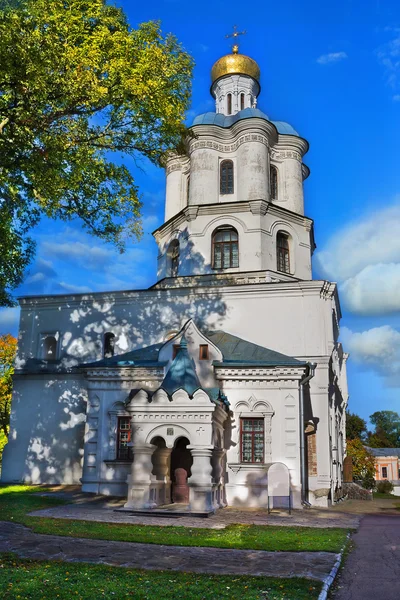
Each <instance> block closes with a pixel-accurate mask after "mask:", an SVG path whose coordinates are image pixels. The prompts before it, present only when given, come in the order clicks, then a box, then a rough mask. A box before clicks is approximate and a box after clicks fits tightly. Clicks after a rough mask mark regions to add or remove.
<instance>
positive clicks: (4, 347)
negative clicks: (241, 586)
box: [0, 333, 17, 437]
mask: <svg viewBox="0 0 400 600" xmlns="http://www.w3.org/2000/svg"><path fill="white" fill-rule="evenodd" d="M16 353H17V340H16V339H15V337H13V336H12V335H10V334H9V333H7V334H5V335H1V336H0V429H1V431H2V432H3V433H4V435H5V436H6V437H8V427H9V424H10V411H11V395H12V375H13V373H14V359H15V355H16Z"/></svg>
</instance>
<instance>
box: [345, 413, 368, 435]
mask: <svg viewBox="0 0 400 600" xmlns="http://www.w3.org/2000/svg"><path fill="white" fill-rule="evenodd" d="M366 433H367V423H366V421H364V419H362V418H361V417H359V416H358V415H356V414H354V413H351V412H346V438H347V439H348V440H355V439H357V438H358V439H360V440H362V439H364V437H365V435H366Z"/></svg>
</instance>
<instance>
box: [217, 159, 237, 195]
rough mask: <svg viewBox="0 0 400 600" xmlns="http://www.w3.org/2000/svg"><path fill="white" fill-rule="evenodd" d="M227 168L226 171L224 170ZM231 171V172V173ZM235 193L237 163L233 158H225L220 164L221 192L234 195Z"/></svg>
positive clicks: (221, 193)
mask: <svg viewBox="0 0 400 600" xmlns="http://www.w3.org/2000/svg"><path fill="white" fill-rule="evenodd" d="M225 169H226V172H224V171H225ZM229 171H230V173H229ZM234 193H235V165H234V164H233V160H232V159H230V158H225V159H224V160H221V162H220V165H219V194H220V196H232V195H233V194H234Z"/></svg>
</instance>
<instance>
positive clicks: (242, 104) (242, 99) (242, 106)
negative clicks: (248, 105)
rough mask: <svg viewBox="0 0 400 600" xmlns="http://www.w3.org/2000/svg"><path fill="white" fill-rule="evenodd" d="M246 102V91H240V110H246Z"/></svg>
mask: <svg viewBox="0 0 400 600" xmlns="http://www.w3.org/2000/svg"><path fill="white" fill-rule="evenodd" d="M244 103H245V96H244V93H243V92H241V93H240V110H244V108H245V106H244Z"/></svg>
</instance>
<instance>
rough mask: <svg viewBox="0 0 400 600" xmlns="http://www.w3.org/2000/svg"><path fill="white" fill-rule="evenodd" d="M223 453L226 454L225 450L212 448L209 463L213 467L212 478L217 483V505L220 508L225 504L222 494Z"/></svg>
mask: <svg viewBox="0 0 400 600" xmlns="http://www.w3.org/2000/svg"><path fill="white" fill-rule="evenodd" d="M225 454H226V450H223V449H219V448H214V450H213V451H212V459H211V464H212V469H213V471H212V476H213V479H214V483H215V484H216V485H217V488H218V505H219V507H220V508H222V507H223V506H226V502H225V494H224V485H225V482H224V478H223V471H224V463H225V460H224V459H225Z"/></svg>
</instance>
